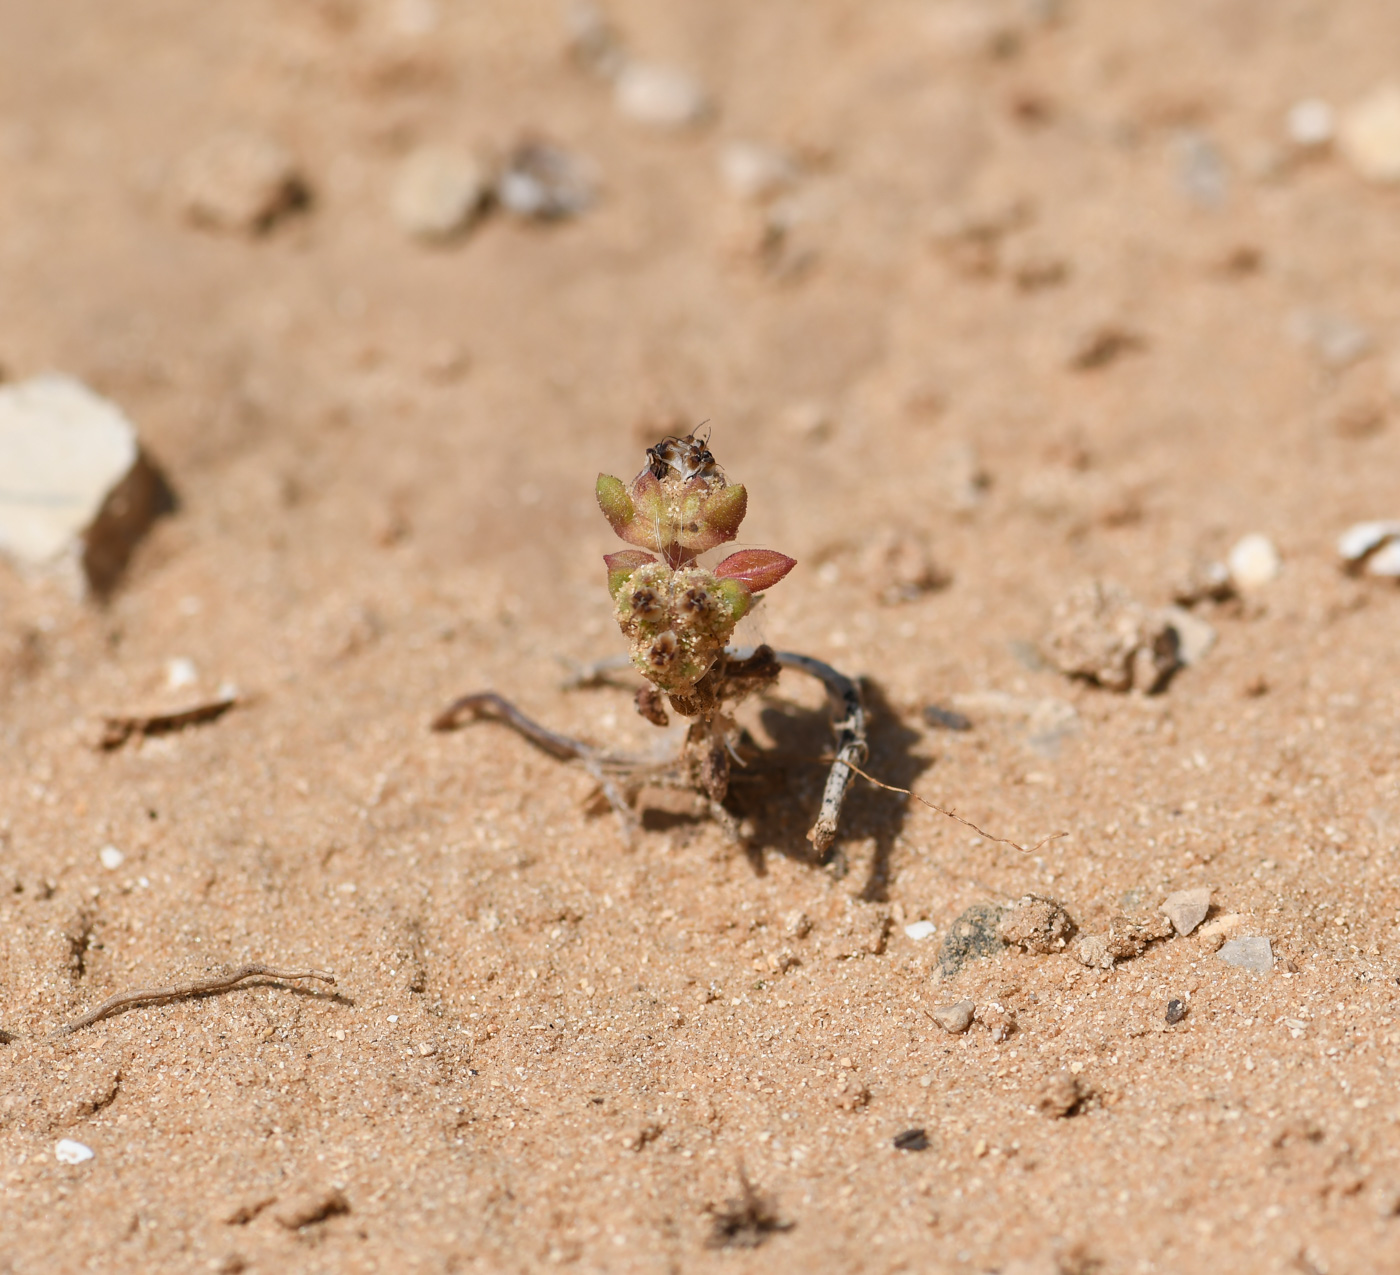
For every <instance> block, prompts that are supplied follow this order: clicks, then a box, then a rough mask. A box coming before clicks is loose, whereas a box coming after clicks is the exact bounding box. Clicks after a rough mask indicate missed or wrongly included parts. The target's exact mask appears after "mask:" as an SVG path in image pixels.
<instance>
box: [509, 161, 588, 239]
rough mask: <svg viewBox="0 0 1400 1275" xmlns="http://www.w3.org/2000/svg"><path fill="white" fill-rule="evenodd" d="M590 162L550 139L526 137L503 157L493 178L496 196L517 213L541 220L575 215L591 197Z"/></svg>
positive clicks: (518, 215)
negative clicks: (501, 165)
mask: <svg viewBox="0 0 1400 1275" xmlns="http://www.w3.org/2000/svg"><path fill="white" fill-rule="evenodd" d="M593 188H594V180H593V174H592V172H591V171H590V168H589V166H588V165H587V164H586V163H585V162H584V161H583V160H581V159H579V158H578V157H577V156H575V155H572V154H570V153H569V152H568V151H566V150H563V149H562V148H560V147H558V146H555V145H553V144H552V143H549V142H541V141H526V142H522V143H521V144H520V145H519V146H517V147H516V148H515V149H514V150H513V151H511V153H510V154H509V155H508V156H507V157H506V162H505V164H504V166H503V167H502V169H501V173H500V176H499V177H498V178H497V179H496V198H497V199H498V200H500V203H501V207H503V208H505V209H506V210H507V211H508V212H513V213H514V214H515V215H516V216H517V217H533V218H537V219H539V220H542V221H552V220H559V219H561V218H564V217H574V216H577V215H578V214H579V213H581V212H583V211H585V210H586V209H587V208H588V207H589V206H590V205H591V204H592V203H593V198H594V190H593Z"/></svg>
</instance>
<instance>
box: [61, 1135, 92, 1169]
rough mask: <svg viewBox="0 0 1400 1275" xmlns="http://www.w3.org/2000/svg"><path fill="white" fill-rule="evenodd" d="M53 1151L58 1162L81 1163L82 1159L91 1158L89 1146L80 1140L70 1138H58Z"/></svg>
mask: <svg viewBox="0 0 1400 1275" xmlns="http://www.w3.org/2000/svg"><path fill="white" fill-rule="evenodd" d="M53 1153H54V1158H55V1159H56V1160H57V1161H58V1162H59V1164H82V1163H83V1161H85V1160H91V1159H92V1157H93V1150H92V1148H91V1147H89V1146H86V1145H85V1144H83V1143H81V1142H74V1141H73V1139H72V1138H61V1139H59V1142H58V1145H57V1146H55V1147H54V1149H53Z"/></svg>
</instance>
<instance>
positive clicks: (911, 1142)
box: [894, 1129, 928, 1151]
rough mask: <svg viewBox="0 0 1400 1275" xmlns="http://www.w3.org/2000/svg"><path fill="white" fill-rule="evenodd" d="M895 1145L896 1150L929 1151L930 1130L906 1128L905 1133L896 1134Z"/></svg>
mask: <svg viewBox="0 0 1400 1275" xmlns="http://www.w3.org/2000/svg"><path fill="white" fill-rule="evenodd" d="M894 1146H895V1150H896V1151H927V1150H928V1131H927V1130H925V1129H906V1130H905V1131H904V1132H903V1133H897V1134H895V1135H894Z"/></svg>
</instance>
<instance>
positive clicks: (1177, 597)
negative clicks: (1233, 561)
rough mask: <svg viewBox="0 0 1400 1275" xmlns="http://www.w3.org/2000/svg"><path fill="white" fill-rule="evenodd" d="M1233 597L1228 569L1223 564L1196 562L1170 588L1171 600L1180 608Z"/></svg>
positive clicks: (1232, 586) (1232, 583)
mask: <svg viewBox="0 0 1400 1275" xmlns="http://www.w3.org/2000/svg"><path fill="white" fill-rule="evenodd" d="M1234 596H1235V585H1234V582H1233V581H1232V580H1231V579H1230V568H1229V567H1227V566H1226V565H1225V564H1224V563H1223V562H1198V563H1196V564H1195V565H1194V566H1193V567H1192V568H1191V570H1190V572H1189V573H1188V574H1187V575H1186V576H1185V578H1183V579H1182V580H1180V581H1178V582H1177V584H1175V585H1174V586H1173V587H1172V600H1173V601H1174V602H1175V603H1177V605H1178V606H1180V607H1191V606H1195V605H1196V604H1197V603H1198V602H1226V601H1228V600H1229V599H1230V598H1233V597H1234Z"/></svg>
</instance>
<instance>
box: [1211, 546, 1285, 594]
mask: <svg viewBox="0 0 1400 1275" xmlns="http://www.w3.org/2000/svg"><path fill="white" fill-rule="evenodd" d="M1225 565H1226V566H1228V567H1229V568H1230V579H1231V580H1233V581H1234V582H1235V586H1236V587H1237V588H1238V589H1240V590H1241V591H1243V592H1247V591H1249V590H1250V589H1259V588H1262V587H1263V586H1264V585H1266V584H1269V583H1270V582H1271V581H1273V580H1276V579H1277V578H1278V574H1279V572H1280V571H1281V570H1283V559H1282V558H1281V557H1279V552H1278V550H1277V549H1276V548H1275V547H1274V542H1273V541H1272V540H1270V539H1269V537H1268V536H1265V535H1261V534H1260V533H1259V532H1251V533H1250V534H1249V535H1247V536H1243V537H1241V538H1240V540H1239V541H1238V542H1237V543H1236V545H1235V547H1234V548H1233V549H1231V550H1230V554H1229V556H1228V557H1227V558H1226V559H1225Z"/></svg>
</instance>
